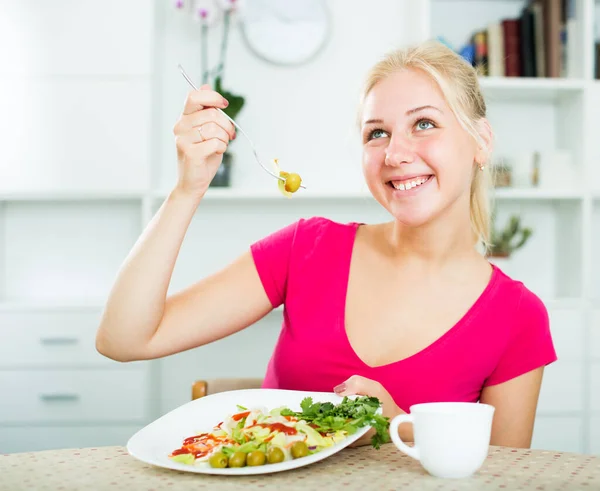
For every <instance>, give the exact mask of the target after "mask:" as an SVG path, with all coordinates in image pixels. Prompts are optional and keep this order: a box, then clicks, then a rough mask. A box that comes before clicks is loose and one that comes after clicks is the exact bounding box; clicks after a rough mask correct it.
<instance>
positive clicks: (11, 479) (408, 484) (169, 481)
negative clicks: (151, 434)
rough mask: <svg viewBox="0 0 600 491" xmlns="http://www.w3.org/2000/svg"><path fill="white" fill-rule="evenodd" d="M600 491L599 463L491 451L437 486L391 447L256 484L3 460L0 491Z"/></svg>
mask: <svg viewBox="0 0 600 491" xmlns="http://www.w3.org/2000/svg"><path fill="white" fill-rule="evenodd" d="M342 488H343V489H349V490H353V489H357V490H358V489H360V490H367V489H369V490H370V489H373V490H375V489H377V490H380V489H381V490H397V489H411V490H417V489H418V490H436V491H450V490H456V491H459V490H460V491H463V490H478V491H479V490H492V489H493V490H506V491H509V490H510V491H514V490H532V491H533V490H536V491H537V490H544V491H547V490H558V489H564V490H588V489H589V490H590V491H591V490H599V489H600V456H594V455H582V454H576V453H566V452H554V451H545V450H544V451H542V450H526V449H511V448H506V447H490V449H489V454H488V458H487V459H486V461H485V463H484V464H483V466H482V468H481V469H480V470H479V471H478V472H477V473H476V474H475V475H474V476H472V477H470V478H467V479H452V480H451V479H439V478H435V477H432V476H430V475H429V474H427V473H426V472H425V471H424V470H423V469H422V468H421V467H420V464H419V463H418V462H417V461H416V460H413V459H412V458H410V457H408V456H406V455H404V454H402V453H401V452H399V451H398V450H396V447H394V446H393V445H392V444H387V445H384V446H383V447H382V448H381V449H380V450H375V449H374V448H372V447H370V446H363V447H358V448H346V449H344V450H342V451H341V452H339V453H338V454H335V455H334V456H332V457H329V458H327V459H325V460H322V461H320V462H317V463H315V464H311V465H309V466H307V467H303V468H299V469H295V470H290V471H285V472H280V473H274V474H265V475H258V476H256V475H255V476H236V477H223V476H210V475H205V474H194V473H188V472H178V471H173V470H169V469H163V468H159V467H154V466H150V465H147V464H144V463H142V462H140V461H138V460H136V459H134V458H133V457H131V456H130V455H129V454H128V453H127V450H126V449H125V448H124V447H99V448H82V449H66V450H46V451H41V452H29V453H16V454H8V455H0V490H2V491H4V490H10V491H18V490H22V489H23V490H33V489H35V490H36V491H42V490H48V491H50V490H52V491H67V490H90V491H91V490H110V491H114V490H116V489H127V490H136V489H140V490H141V489H143V490H146V491H150V490H154V491H159V490H169V491H173V490H179V489H194V490H198V489H214V490H221V489H223V490H233V489H236V490H239V489H247V490H254V489H265V490H269V489H284V490H285V491H296V490H299V491H307V490H309V489H342Z"/></svg>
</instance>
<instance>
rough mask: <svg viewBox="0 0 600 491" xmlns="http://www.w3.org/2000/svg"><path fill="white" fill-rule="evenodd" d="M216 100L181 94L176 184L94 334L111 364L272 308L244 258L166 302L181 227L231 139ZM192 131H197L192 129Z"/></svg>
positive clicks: (174, 346) (228, 327) (201, 337)
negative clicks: (218, 110)
mask: <svg viewBox="0 0 600 491" xmlns="http://www.w3.org/2000/svg"><path fill="white" fill-rule="evenodd" d="M219 105H220V107H225V104H224V100H223V98H222V97H221V96H220V95H219V94H217V93H216V92H213V91H211V90H208V88H206V87H202V89H201V90H198V91H193V92H191V93H190V95H189V96H188V99H187V101H186V105H185V108H184V111H183V115H182V116H181V118H180V120H179V122H178V123H177V125H176V126H175V129H174V133H175V136H176V138H177V153H178V163H179V181H178V184H177V186H176V187H175V189H174V190H173V191H172V192H171V193H170V195H169V196H168V198H167V199H166V200H165V202H164V203H163V205H162V206H161V208H160V209H159V211H158V212H157V213H156V215H155V216H154V218H153V219H152V221H151V222H150V223H149V224H148V226H147V227H146V229H145V230H144V233H143V234H142V235H141V237H140V238H139V239H138V241H137V243H136V244H135V246H134V247H133V249H132V250H131V252H130V254H129V256H128V257H127V259H126V260H125V262H124V263H123V265H122V267H121V269H120V271H119V273H118V276H117V279H116V281H115V284H114V285H113V288H112V290H111V292H110V295H109V298H108V302H107V304H106V307H105V309H104V312H103V315H102V319H101V322H100V326H99V328H98V332H97V335H96V348H97V349H98V351H99V352H100V353H102V354H103V355H105V356H107V357H109V358H112V359H115V360H119V361H131V360H141V359H150V358H157V357H161V356H165V355H168V354H172V353H177V352H180V351H184V350H187V349H191V348H193V347H196V346H200V345H202V344H206V343H208V342H211V341H214V340H216V339H220V338H223V337H225V336H228V335H229V334H232V333H234V332H236V331H239V330H241V329H243V328H244V327H247V326H248V325H250V324H252V323H253V322H254V321H256V320H258V319H259V318H261V317H262V316H264V315H265V314H266V313H267V312H268V311H269V310H271V309H272V306H271V304H270V302H269V299H268V297H267V295H266V293H265V291H264V289H263V287H262V283H261V281H260V278H259V276H258V273H257V271H256V268H255V266H254V262H253V260H252V257H251V255H250V253H249V252H248V253H246V254H244V255H243V256H241V257H240V258H238V259H237V260H236V261H234V262H233V263H231V264H230V265H229V266H227V267H226V268H224V269H223V270H222V271H220V272H218V273H216V274H214V275H212V276H210V277H208V278H205V279H203V280H201V281H200V282H198V283H196V284H195V285H193V286H191V287H189V288H187V289H186V290H184V291H182V292H180V293H178V294H176V295H173V296H172V297H170V298H169V299H167V298H166V297H167V292H168V288H169V283H170V281H171V276H172V274H173V269H174V267H175V263H176V260H177V256H178V254H179V251H180V249H181V244H182V242H183V239H184V237H185V234H186V231H187V229H188V227H189V224H190V222H191V220H192V217H193V216H194V213H195V212H196V208H197V207H198V204H199V203H200V201H201V200H202V197H203V196H204V194H205V192H206V190H207V188H208V185H209V184H210V181H211V180H212V178H213V177H214V175H215V173H216V171H217V168H218V166H219V165H220V163H221V160H222V154H223V153H224V152H225V150H226V149H227V143H228V142H229V139H230V138H233V137H234V136H235V131H234V128H233V125H231V123H230V122H229V121H228V120H227V119H226V118H225V117H224V116H223V115H221V114H219V113H218V112H216V111H215V110H214V109H213V107H218V106H219ZM199 128H200V131H199Z"/></svg>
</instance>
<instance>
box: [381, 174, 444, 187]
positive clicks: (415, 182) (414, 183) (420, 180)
mask: <svg viewBox="0 0 600 491" xmlns="http://www.w3.org/2000/svg"><path fill="white" fill-rule="evenodd" d="M432 177H433V175H428V176H420V177H416V178H414V179H410V180H408V179H407V180H400V181H396V180H393V181H388V182H386V185H388V186H390V187H392V188H394V189H396V190H397V191H409V190H411V189H413V188H416V187H419V186H422V185H423V184H425V183H426V182H428V181H429V180H430V179H431V178H432Z"/></svg>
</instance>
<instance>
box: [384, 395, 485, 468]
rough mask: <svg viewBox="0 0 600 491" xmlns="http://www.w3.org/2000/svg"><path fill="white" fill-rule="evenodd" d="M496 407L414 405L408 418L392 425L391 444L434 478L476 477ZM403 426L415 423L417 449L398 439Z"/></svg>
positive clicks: (415, 445)
mask: <svg viewBox="0 0 600 491" xmlns="http://www.w3.org/2000/svg"><path fill="white" fill-rule="evenodd" d="M494 409H495V408H494V406H490V405H489V404H480V403H474V402H431V403H422V404H414V405H413V406H411V407H410V413H409V414H400V415H398V416H396V417H395V418H394V419H392V421H391V423H390V434H391V437H392V441H393V442H394V444H395V445H396V447H398V449H399V450H400V451H402V452H404V453H405V454H407V455H409V456H410V457H412V458H414V459H417V460H418V461H420V463H421V465H422V466H423V468H424V469H425V470H426V471H427V472H428V473H429V474H431V475H433V476H436V477H443V478H461V477H468V476H470V475H472V474H474V473H475V472H476V471H477V470H478V469H479V468H480V467H481V465H482V464H483V462H484V461H485V459H486V457H487V455H488V449H489V445H490V437H491V433H492V420H493V416H494ZM402 423H412V425H413V434H414V446H413V447H409V446H408V445H406V443H404V442H403V441H402V439H401V438H400V436H399V435H398V427H399V426H400V425H401V424H402Z"/></svg>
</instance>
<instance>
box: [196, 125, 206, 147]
mask: <svg viewBox="0 0 600 491" xmlns="http://www.w3.org/2000/svg"><path fill="white" fill-rule="evenodd" d="M196 129H197V130H198V133H199V134H200V143H202V142H203V141H204V135H203V134H202V126H198V127H197V128H196Z"/></svg>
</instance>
